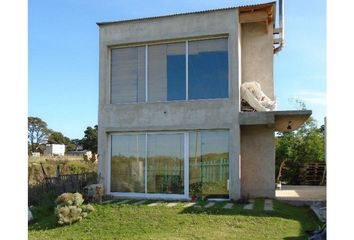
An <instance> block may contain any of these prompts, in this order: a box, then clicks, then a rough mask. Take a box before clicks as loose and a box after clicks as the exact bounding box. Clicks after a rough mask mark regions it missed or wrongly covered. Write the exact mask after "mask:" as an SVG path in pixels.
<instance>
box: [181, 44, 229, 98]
mask: <svg viewBox="0 0 354 240" xmlns="http://www.w3.org/2000/svg"><path fill="white" fill-rule="evenodd" d="M228 88H229V87H228V53H227V39H214V40H204V41H190V42H189V44H188V90H189V91H188V98H189V99H213V98H227V97H228V92H229V90H228Z"/></svg>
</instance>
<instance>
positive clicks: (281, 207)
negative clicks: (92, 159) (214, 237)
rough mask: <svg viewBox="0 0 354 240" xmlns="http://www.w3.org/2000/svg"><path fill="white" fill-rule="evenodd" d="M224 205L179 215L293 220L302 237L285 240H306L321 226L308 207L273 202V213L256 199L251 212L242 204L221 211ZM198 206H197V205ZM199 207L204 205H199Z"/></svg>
mask: <svg viewBox="0 0 354 240" xmlns="http://www.w3.org/2000/svg"><path fill="white" fill-rule="evenodd" d="M225 204H226V203H216V204H215V205H214V206H215V207H212V208H203V207H201V208H196V207H189V208H185V209H183V210H182V211H181V212H180V213H179V214H209V215H238V216H250V217H278V218H283V219H289V220H294V221H297V222H299V223H300V225H301V234H302V236H294V237H286V238H284V239H287V240H291V239H293V240H295V239H307V237H308V236H309V234H310V233H312V232H313V231H315V230H318V228H319V227H320V226H322V225H323V223H321V222H320V221H319V220H318V219H317V217H316V215H315V214H314V213H313V212H312V211H311V209H310V208H309V207H295V206H291V205H289V204H286V203H283V202H279V201H276V200H273V204H274V211H264V210H263V206H264V200H263V199H256V202H255V204H254V208H253V210H245V209H243V207H244V206H245V205H244V204H235V206H234V207H233V208H232V209H223V208H222V207H223V206H224V205H225ZM198 205H199V204H198ZM200 205H201V206H203V205H204V203H202V204H200Z"/></svg>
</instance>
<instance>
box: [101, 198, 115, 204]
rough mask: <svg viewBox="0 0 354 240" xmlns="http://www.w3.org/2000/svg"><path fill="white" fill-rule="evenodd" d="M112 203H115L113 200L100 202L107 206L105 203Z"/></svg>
mask: <svg viewBox="0 0 354 240" xmlns="http://www.w3.org/2000/svg"><path fill="white" fill-rule="evenodd" d="M114 201H115V199H111V200H107V201H104V202H102V204H107V203H111V202H114Z"/></svg>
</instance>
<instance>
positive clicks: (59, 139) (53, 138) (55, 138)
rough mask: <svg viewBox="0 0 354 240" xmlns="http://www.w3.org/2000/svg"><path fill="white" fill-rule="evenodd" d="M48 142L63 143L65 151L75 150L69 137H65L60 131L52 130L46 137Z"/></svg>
mask: <svg viewBox="0 0 354 240" xmlns="http://www.w3.org/2000/svg"><path fill="white" fill-rule="evenodd" d="M48 143H50V144H64V145H65V150H66V151H73V150H75V148H76V146H75V144H73V143H72V142H71V140H70V138H68V137H65V136H64V135H63V134H62V133H61V132H52V133H50V135H49V137H48Z"/></svg>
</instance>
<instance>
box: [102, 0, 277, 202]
mask: <svg viewBox="0 0 354 240" xmlns="http://www.w3.org/2000/svg"><path fill="white" fill-rule="evenodd" d="M273 4H274V3H271V4H270V6H272V5H273ZM239 14H240V11H239V8H230V9H220V10H214V11H205V12H197V13H190V14H180V15H178V14H177V15H172V16H166V17H157V18H148V19H137V20H130V21H121V22H112V23H102V24H99V26H100V29H99V35H100V36H99V41H100V44H99V108H98V130H99V133H98V153H99V169H98V171H99V175H100V177H101V179H100V181H101V182H103V183H104V184H105V186H106V191H107V192H109V191H108V190H109V183H110V181H109V176H110V173H109V169H110V166H109V164H110V140H109V139H110V134H112V133H122V132H149V131H187V130H200V129H205V130H208V129H226V130H229V172H230V175H229V177H230V179H229V196H230V199H238V198H240V197H241V196H242V195H250V196H251V197H274V194H275V189H274V182H275V179H274V174H275V173H274V168H275V166H274V164H275V152H274V130H275V122H274V115H269V114H268V115H258V117H260V118H258V117H257V119H258V120H257V119H256V120H255V119H253V118H251V117H247V116H246V117H243V118H242V119H241V121H242V122H240V84H241V83H242V82H247V81H258V82H259V83H260V84H261V86H262V90H263V91H264V92H265V93H266V95H267V96H269V97H270V98H271V99H274V84H273V58H274V56H273V24H272V23H271V22H270V23H268V22H267V24H266V25H265V24H264V23H260V22H253V23H252V22H251V23H242V24H241V23H240V22H239ZM217 37H226V38H227V39H228V57H229V97H228V98H226V99H214V100H213V99H210V100H191V101H188V100H183V101H182V100H181V101H169V102H167V101H166V102H143V103H131V104H111V101H110V91H111V89H110V81H111V79H110V71H111V69H110V56H111V49H112V48H115V47H125V46H140V45H145V44H158V43H169V42H176V41H181V40H196V39H211V38H217ZM249 119H251V120H252V119H253V120H252V121H254V123H253V124H252V122H249V121H251V120H249ZM259 119H263V120H261V121H259ZM260 122H261V124H260ZM268 123H269V124H268Z"/></svg>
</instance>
